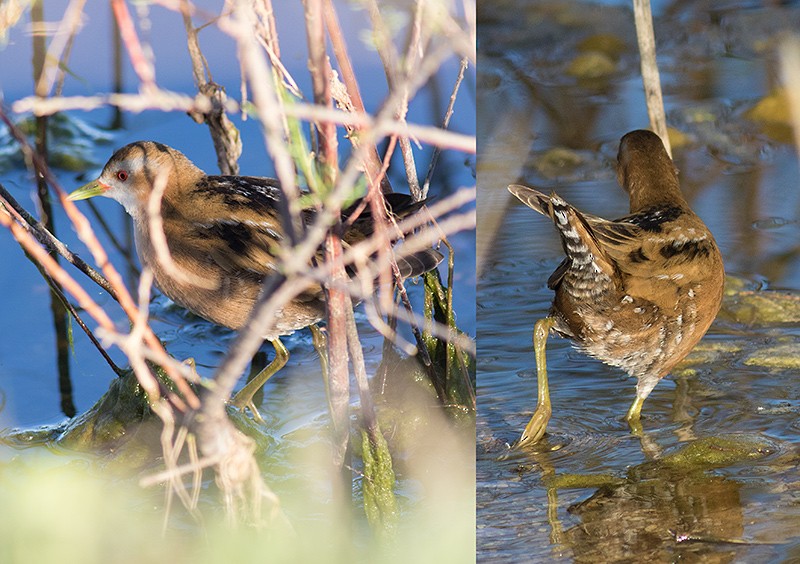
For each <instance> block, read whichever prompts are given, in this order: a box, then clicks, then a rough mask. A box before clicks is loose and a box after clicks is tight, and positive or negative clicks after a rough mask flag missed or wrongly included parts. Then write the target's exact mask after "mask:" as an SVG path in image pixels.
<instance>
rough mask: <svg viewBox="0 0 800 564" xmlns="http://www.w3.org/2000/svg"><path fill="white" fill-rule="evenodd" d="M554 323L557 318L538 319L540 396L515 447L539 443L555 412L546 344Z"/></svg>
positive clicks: (535, 334)
mask: <svg viewBox="0 0 800 564" xmlns="http://www.w3.org/2000/svg"><path fill="white" fill-rule="evenodd" d="M554 324H555V319H553V318H552V317H545V318H544V319H540V320H539V321H537V322H536V326H535V327H534V329H533V351H534V353H535V354H536V378H537V383H538V388H539V392H538V395H539V397H538V400H537V402H536V411H534V412H533V417H531V420H530V421H529V422H528V425H527V426H526V427H525V431H523V432H522V436H521V437H520V438H519V441H517V444H516V445H514V448H519V447H521V446H525V445H532V444H535V443H537V442H538V441H539V439H541V438H542V437H543V436H544V432H545V430H546V429H547V422H548V421H550V415H551V414H552V412H553V410H552V407H551V405H550V388H549V386H548V383H547V360H546V358H545V345H546V344H547V335H548V334H549V333H550V329H551V328H552V327H553V325H554Z"/></svg>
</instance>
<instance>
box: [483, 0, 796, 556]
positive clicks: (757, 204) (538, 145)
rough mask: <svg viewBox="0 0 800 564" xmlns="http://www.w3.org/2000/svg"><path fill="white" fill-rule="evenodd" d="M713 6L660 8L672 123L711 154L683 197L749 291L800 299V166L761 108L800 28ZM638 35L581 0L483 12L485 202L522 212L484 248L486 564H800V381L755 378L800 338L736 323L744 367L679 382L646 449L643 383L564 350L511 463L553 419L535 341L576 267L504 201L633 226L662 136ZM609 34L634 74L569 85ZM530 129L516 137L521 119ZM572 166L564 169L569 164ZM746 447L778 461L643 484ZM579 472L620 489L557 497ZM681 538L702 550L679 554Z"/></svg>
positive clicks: (609, 9) (727, 357) (652, 409)
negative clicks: (637, 171)
mask: <svg viewBox="0 0 800 564" xmlns="http://www.w3.org/2000/svg"><path fill="white" fill-rule="evenodd" d="M704 6H705V5H702V4H694V5H692V6H688V5H687V6H682V5H678V4H675V5H674V6H673V5H670V4H659V5H657V9H658V10H659V12H658V13H660V14H662V16H661V17H659V18H657V19H656V36H657V38H659V43H658V47H659V53H658V55H659V62H660V63H661V65H662V66H661V78H662V82H663V84H664V85H665V97H666V100H665V102H666V107H667V115H668V123H669V124H670V125H671V126H673V127H676V128H677V129H679V130H681V131H682V132H684V133H687V134H688V135H690V137H691V143H690V144H689V145H687V146H686V147H683V148H677V149H676V150H675V162H676V165H677V166H678V168H679V169H680V171H681V181H682V186H683V189H684V193H685V194H686V196H687V198H688V199H689V201H690V202H691V204H692V206H693V208H694V209H695V211H696V212H697V213H698V214H699V215H700V216H701V217H702V218H703V219H704V221H706V223H707V224H708V226H709V227H710V228H711V230H712V231H713V233H714V235H715V237H716V239H717V242H718V243H719V245H720V247H721V249H722V252H723V256H724V259H725V264H726V270H727V272H728V274H729V275H731V274H732V275H736V276H738V277H742V278H744V279H745V280H746V282H745V286H746V287H747V288H750V289H762V288H765V287H768V288H784V289H788V290H789V292H790V293H791V292H797V291H798V290H800V261H798V260H797V241H798V240H800V228H798V223H797V222H796V217H797V213H798V209H799V208H800V191H799V190H797V185H798V182H797V177H798V166H799V163H798V160H797V156H796V153H795V150H794V147H793V146H791V145H789V144H784V143H781V142H779V141H776V140H774V139H773V138H771V137H770V136H769V135H767V134H766V133H764V132H763V131H762V130H761V129H760V128H759V126H758V125H756V124H754V123H752V122H750V121H748V120H747V119H745V117H744V111H745V110H746V109H747V108H748V107H750V106H752V105H753V104H754V103H755V102H756V101H758V99H759V98H761V97H762V96H764V95H766V94H768V93H769V91H770V89H771V87H772V82H774V74H775V67H776V64H775V59H774V55H773V51H772V48H773V46H774V41H775V37H777V31H778V30H779V29H781V28H783V27H786V26H791V25H792V23H791V22H794V21H796V20H797V19H798V17H800V13H799V12H798V8H797V7H795V6H790V7H788V8H786V9H783V10H768V9H756V8H753V9H749V10H744V9H742V10H735V9H731V10H730V11H728V10H727V9H726V8H725V6H722V7H720V6H719V5H718V4H715V6H716V9H718V10H719V11H715V12H713V13H712V11H711V9H710V8H707V7H704ZM709 6H710V5H709ZM671 8H674V9H675V11H674V12H673V13H669V11H668V10H669V9H671ZM631 22H632V14H630V11H629V9H628V8H627V7H615V6H605V7H603V6H598V5H594V4H588V3H587V4H583V3H578V2H559V3H537V4H536V5H535V6H531V5H525V6H524V7H523V5H522V4H520V3H517V2H501V3H493V4H492V5H491V6H488V5H486V4H484V5H483V6H482V9H479V30H480V32H479V35H480V39H479V45H480V47H481V51H482V53H483V56H482V58H481V59H480V64H479V89H480V90H479V91H480V93H481V98H480V99H479V108H480V110H479V139H480V143H481V145H480V147H481V155H482V156H481V157H480V158H479V163H478V178H479V190H482V191H484V192H485V193H484V194H482V195H481V196H480V197H481V198H487V197H488V199H491V200H493V201H495V203H497V202H502V205H499V204H498V205H495V208H496V209H497V210H499V211H498V212H497V213H498V218H499V219H498V220H497V221H496V225H497V226H498V228H497V230H496V231H493V230H491V229H487V228H486V226H487V225H489V223H488V222H487V221H484V220H483V219H479V227H478V238H479V241H480V243H479V249H480V248H482V246H483V245H484V244H485V243H486V240H487V239H491V238H492V237H496V238H494V240H493V243H492V244H491V246H490V249H491V250H490V252H489V253H488V254H487V255H486V256H485V260H484V262H483V264H482V266H481V268H482V270H481V272H482V274H481V278H480V281H479V286H478V431H477V433H478V439H477V441H478V451H477V452H478V461H477V475H478V483H477V507H478V510H477V511H478V513H477V515H478V532H477V542H478V547H479V552H478V559H479V560H480V561H492V562H495V561H498V562H502V561H508V562H511V561H532V562H539V561H544V560H550V559H553V560H564V561H586V562H599V561H615V560H620V559H625V558H632V559H635V560H637V561H641V560H646V559H652V560H654V561H665V560H666V561H670V560H678V559H690V560H691V561H695V560H698V559H699V560H700V561H711V562H717V561H720V562H727V561H756V560H759V559H760V560H764V559H768V560H771V561H776V560H784V559H791V557H797V556H798V554H800V540H798V538H800V507H799V506H798V504H797V499H798V489H797V484H798V483H800V482H799V479H800V473H798V471H797V468H796V466H797V447H796V444H797V442H798V440H800V426H798V424H797V420H798V412H799V411H800V402H799V401H798V397H800V384H798V381H797V378H796V370H794V369H792V368H786V367H784V368H770V367H765V366H758V365H755V366H754V365H752V364H751V363H749V362H748V360H747V359H748V358H750V357H751V355H753V354H755V353H756V352H757V351H758V350H760V349H762V348H763V347H768V346H774V345H776V344H778V343H787V344H792V343H796V342H797V337H798V334H800V332H799V331H798V329H800V325H799V324H798V322H797V321H798V320H796V319H795V320H794V321H791V322H786V323H771V322H766V323H764V322H761V323H752V322H751V321H747V320H743V319H736V318H735V316H732V315H728V316H727V317H725V319H724V320H722V319H718V320H717V321H716V322H715V323H714V325H713V326H712V328H711V330H710V331H709V334H708V335H707V336H706V338H705V339H704V341H703V346H709V345H711V344H714V345H717V346H724V347H726V348H728V349H731V352H729V353H726V354H724V355H719V356H716V357H714V359H713V361H711V362H705V363H701V364H699V365H697V366H696V367H695V370H694V371H685V372H680V373H679V374H680V375H679V376H673V377H669V378H666V379H664V380H662V382H661V383H659V385H658V386H657V387H656V389H655V390H654V391H653V393H652V394H651V395H650V397H649V398H648V400H647V401H646V402H645V405H644V409H643V419H642V425H643V427H644V432H645V434H644V437H643V438H642V439H641V440H640V439H639V438H637V437H635V436H633V435H632V434H631V432H630V431H629V429H628V426H627V424H626V423H625V422H624V421H623V420H622V417H623V415H624V414H625V412H626V410H627V409H628V407H629V405H630V402H631V401H632V400H633V396H634V385H635V381H633V380H628V379H626V378H625V377H624V375H623V374H621V373H620V371H619V370H617V369H613V368H610V367H607V366H605V365H603V364H602V363H600V362H597V361H595V360H592V359H590V358H588V357H586V356H585V355H583V354H581V353H580V352H577V351H575V350H574V349H572V348H571V346H570V344H569V343H568V342H567V341H565V340H563V339H559V338H556V337H551V338H550V339H549V341H548V346H547V362H548V371H549V376H550V393H551V399H552V402H553V417H552V419H551V421H550V424H549V426H548V435H547V436H546V437H545V440H544V441H543V442H542V443H540V444H539V445H537V446H536V447H534V448H533V449H529V450H526V451H524V452H520V453H516V452H515V453H511V454H509V452H508V444H509V443H511V442H513V441H514V440H516V439H517V438H518V436H519V434H520V432H521V431H522V429H523V428H524V426H525V424H526V423H527V421H528V419H529V418H530V415H531V413H532V411H533V408H534V406H535V397H536V371H535V365H534V359H533V350H532V344H531V337H532V329H533V325H534V323H535V322H536V321H537V320H538V319H541V318H542V317H544V316H545V315H546V314H547V311H548V309H549V305H550V301H551V299H552V293H551V292H550V291H549V290H548V289H547V287H546V280H547V277H548V276H549V274H550V273H551V272H552V271H553V269H555V267H556V266H557V265H558V263H559V262H560V261H561V257H562V254H561V249H560V243H559V241H558V239H557V236H556V234H555V230H554V229H553V227H552V226H551V225H550V224H549V223H548V221H546V220H545V219H544V218H543V217H542V216H539V215H538V214H536V213H535V212H533V211H532V210H530V209H528V208H527V207H525V206H523V205H522V204H520V203H518V202H516V201H511V200H510V199H509V198H507V196H506V194H505V186H506V185H507V184H508V183H511V182H515V181H522V182H526V181H527V182H529V183H531V184H533V185H536V186H538V187H540V188H541V189H543V190H544V191H549V190H552V189H554V190H557V191H558V193H559V194H560V195H561V196H562V197H564V198H565V199H566V200H567V201H569V202H571V203H573V204H575V205H576V206H578V207H579V208H581V209H584V210H586V211H588V212H591V213H595V214H598V215H604V216H606V217H619V216H622V215H625V214H626V213H627V198H626V196H625V194H624V193H623V192H622V190H621V189H619V188H618V187H617V185H616V179H615V175H614V169H613V160H614V158H615V156H616V150H617V146H618V143H619V138H620V137H621V136H622V135H623V134H624V133H626V132H627V131H629V130H632V129H637V128H641V127H646V126H647V115H646V110H645V107H644V96H643V93H642V87H641V81H640V78H639V76H638V72H639V71H638V60H637V59H636V55H635V45H636V42H635V36H634V35H633V28H632V24H631ZM597 33H613V34H614V36H615V37H617V38H619V39H621V40H622V42H623V44H624V45H625V47H624V48H623V50H622V52H621V54H620V55H619V56H618V59H617V61H616V63H615V67H614V71H613V72H612V73H611V74H610V75H609V76H608V77H606V78H604V79H602V80H592V81H580V80H578V79H576V78H574V77H571V76H569V75H567V72H566V71H567V68H568V67H569V65H570V63H571V61H573V60H574V59H575V58H576V57H577V56H578V55H579V52H578V47H577V45H578V43H579V42H580V41H581V40H584V39H585V38H587V37H589V36H591V35H594V34H597ZM510 114H513V115H514V116H515V119H514V121H513V123H512V125H513V127H508V122H507V121H504V120H506V119H507V116H508V115H510ZM501 124H502V125H501ZM520 124H523V125H520ZM555 147H560V148H564V149H565V151H564V152H563V153H561V154H558V155H554V153H552V152H551V151H550V150H551V149H553V148H555ZM486 155H489V156H490V157H491V158H488V159H487V158H486ZM486 193H489V194H490V196H487V195H486ZM480 209H481V208H480V207H479V210H480ZM733 299H734V298H728V300H733ZM731 303H732V302H731V301H728V302H727V305H724V306H723V310H726V309H730V307H731V305H730V304H731ZM731 434H733V435H734V436H735V437H743V438H746V439H747V440H753V441H756V442H757V443H758V444H762V445H765V446H764V447H763V449H761V450H760V451H759V456H758V457H756V458H748V459H744V460H736V461H729V462H728V463H727V464H726V465H724V466H723V467H714V468H702V469H697V468H695V469H693V470H692V471H681V472H675V471H674V470H672V469H669V470H667V469H665V467H663V466H656V467H655V469H654V470H652V473H649V474H646V477H642V476H640V475H639V472H638V470H636V469H637V468H638V467H639V466H640V465H642V464H644V463H648V462H649V461H653V460H658V459H660V458H662V457H663V456H664V454H665V453H672V452H675V451H677V450H679V449H680V448H682V447H685V446H686V445H688V444H690V443H691V442H692V441H695V440H697V439H701V438H709V437H725V436H728V435H731ZM649 463H651V464H652V462H649ZM632 468H633V469H635V470H631V469H632ZM570 475H578V476H583V477H586V476H593V477H594V478H593V479H594V482H597V481H598V478H597V476H598V475H604V476H606V477H611V478H614V479H615V480H617V481H618V482H621V484H617V485H615V486H608V485H607V486H600V485H598V484H596V483H589V484H587V483H585V482H584V484H583V485H582V487H577V488H576V487H569V488H567V487H561V488H555V487H550V488H548V487H547V486H548V484H552V483H553V482H552V480H553V477H554V476H570ZM548 500H549V501H548ZM681 534H685V535H688V536H689V537H688V540H682V542H678V541H677V540H676V535H681ZM741 542H744V544H741Z"/></svg>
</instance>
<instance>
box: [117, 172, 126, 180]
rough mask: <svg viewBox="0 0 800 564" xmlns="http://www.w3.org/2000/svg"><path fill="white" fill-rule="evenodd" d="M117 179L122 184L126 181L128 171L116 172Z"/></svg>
mask: <svg viewBox="0 0 800 564" xmlns="http://www.w3.org/2000/svg"><path fill="white" fill-rule="evenodd" d="M117 178H119V179H120V180H121V181H122V182H125V181H126V180H128V171H127V170H120V171H117Z"/></svg>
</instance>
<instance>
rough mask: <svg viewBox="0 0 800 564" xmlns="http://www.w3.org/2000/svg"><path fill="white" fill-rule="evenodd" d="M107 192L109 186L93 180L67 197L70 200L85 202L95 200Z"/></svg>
mask: <svg viewBox="0 0 800 564" xmlns="http://www.w3.org/2000/svg"><path fill="white" fill-rule="evenodd" d="M106 190H108V186H106V185H105V184H103V183H101V182H100V180H92V181H91V182H89V183H88V184H84V185H83V186H81V187H80V188H78V189H77V190H75V191H73V192H71V193H70V194H69V196H67V199H68V200H73V201H74V200H85V199H87V198H93V197H94V196H100V195H101V194H103V193H104V192H105V191H106Z"/></svg>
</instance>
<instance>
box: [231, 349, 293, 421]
mask: <svg viewBox="0 0 800 564" xmlns="http://www.w3.org/2000/svg"><path fill="white" fill-rule="evenodd" d="M270 342H271V343H272V346H273V347H275V358H274V359H273V360H272V362H270V363H269V364H268V365H267V366H266V368H264V370H262V371H261V372H259V373H258V374H256V375H255V376H254V377H253V379H252V380H250V381H249V382H248V383H247V384H245V386H244V388H242V389H241V390H239V393H237V394H236V395H235V396H233V399H232V400H231V405H232V406H234V407H236V408H237V409H244V408H245V407H249V408H250V411H252V412H253V418H254V419H255V420H256V421H258V422H259V423H263V422H264V420H263V419H262V418H261V414H260V413H259V412H258V409H256V406H255V404H254V403H253V396H254V395H256V392H257V391H258V390H260V389H261V387H262V386H263V385H264V384H266V383H267V380H269V379H270V378H271V377H272V375H273V374H275V373H276V372H277V371H278V370H280V369H281V368H283V367H284V365H285V364H286V361H288V360H289V351H288V350H286V347H285V346H283V343H281V340H280V339H278V338H275V339H274V340H272V341H270Z"/></svg>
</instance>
